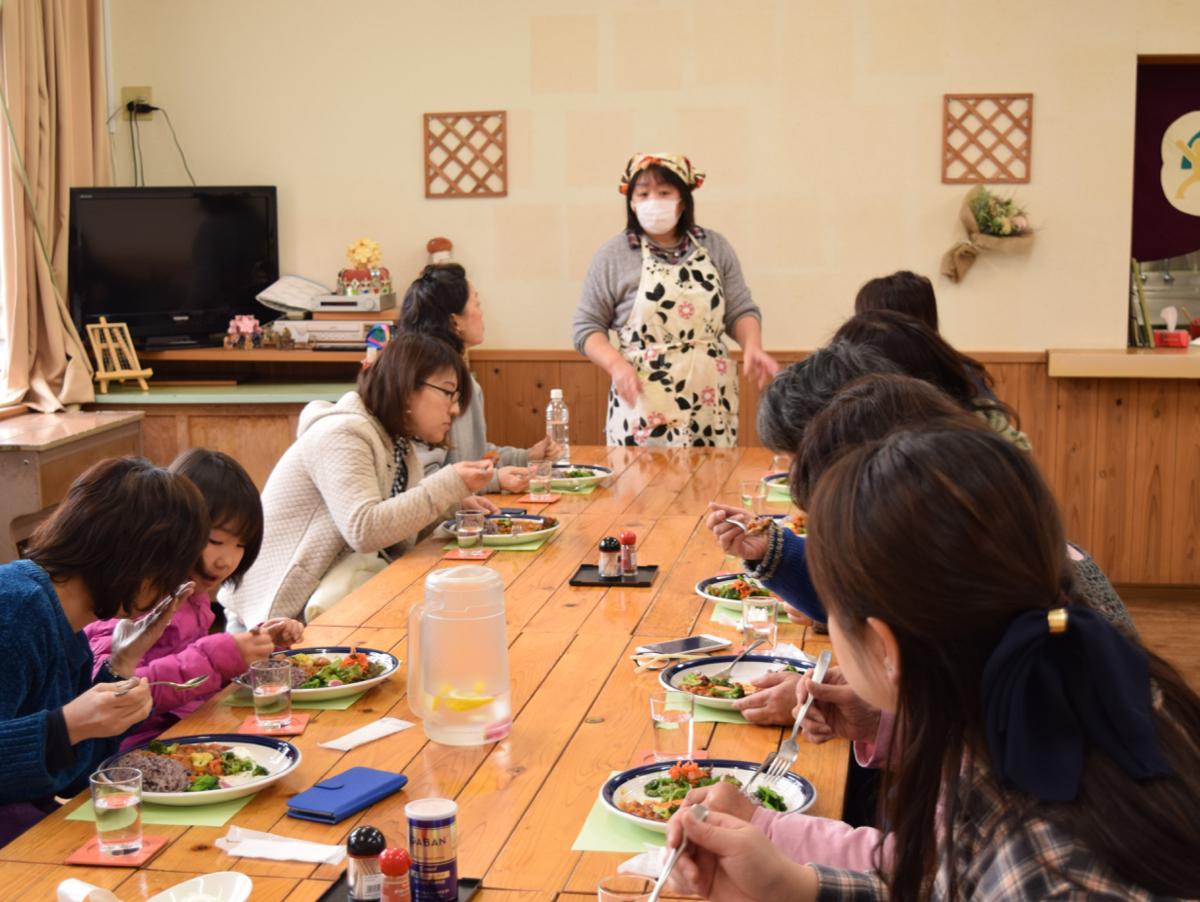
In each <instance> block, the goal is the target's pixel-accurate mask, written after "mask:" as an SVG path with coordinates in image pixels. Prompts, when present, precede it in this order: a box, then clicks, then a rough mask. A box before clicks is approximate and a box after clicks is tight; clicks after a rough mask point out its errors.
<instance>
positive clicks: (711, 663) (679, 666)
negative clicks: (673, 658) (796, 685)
mask: <svg viewBox="0 0 1200 902" xmlns="http://www.w3.org/2000/svg"><path fill="white" fill-rule="evenodd" d="M736 657H737V655H714V656H712V657H711V658H703V659H700V660H697V661H680V662H678V663H676V664H672V665H671V666H670V667H668V668H667V669H666V670H664V671H662V673H660V674H659V675H658V681H659V682H660V683H661V684H662V687H663V688H664V689H679V690H681V691H684V692H686V691H688V690H687V687H686V686H684V685H682V683H683V678H684V677H686V676H687V675H688V674H690V673H702V674H709V673H716V672H717V671H718V670H720V669H721V668H722V667H724V666H725V665H727V664H728V663H729V662H730V661H732V660H733V659H734V658H736ZM812 666H813V665H812V662H811V661H800V660H797V659H795V658H777V657H775V656H774V655H746V657H744V658H742V660H740V661H738V662H737V663H736V664H734V665H733V670H732V671H731V672H730V674H729V679H731V680H733V681H734V682H735V683H750V682H752V681H753V680H757V679H758V678H759V677H760V676H762V675H764V674H767V673H770V672H771V671H774V670H786V669H787V668H788V667H794V668H796V669H797V670H800V671H804V670H809V669H810V668H811V667H812ZM733 702H734V700H733V699H731V698H711V697H709V696H707V695H697V696H696V704H697V705H707V706H708V707H710V708H724V709H726V710H731V709H732V708H733Z"/></svg>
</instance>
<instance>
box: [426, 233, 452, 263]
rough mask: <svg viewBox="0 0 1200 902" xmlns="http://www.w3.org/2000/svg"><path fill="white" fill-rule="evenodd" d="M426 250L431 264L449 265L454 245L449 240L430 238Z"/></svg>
mask: <svg viewBox="0 0 1200 902" xmlns="http://www.w3.org/2000/svg"><path fill="white" fill-rule="evenodd" d="M425 250H427V251H428V252H429V262H430V263H435V264H436V263H449V262H450V260H451V259H452V258H451V256H450V252H451V251H452V250H454V244H453V242H451V241H450V239H449V238H441V237H438V238H430V239H429V241H427V242H426V244H425Z"/></svg>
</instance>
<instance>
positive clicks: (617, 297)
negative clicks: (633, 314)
mask: <svg viewBox="0 0 1200 902" xmlns="http://www.w3.org/2000/svg"><path fill="white" fill-rule="evenodd" d="M691 240H693V241H696V242H697V243H698V244H700V246H701V247H703V248H704V249H705V250H707V251H708V253H709V255H710V256H711V257H712V260H713V263H714V264H715V265H716V267H717V271H718V272H720V274H721V286H722V291H723V292H724V294H725V331H726V332H728V333H729V334H730V335H732V334H733V324H734V323H736V322H737V321H738V320H739V319H741V318H742V317H743V316H753V317H755V318H756V319H759V320H761V319H762V313H761V312H760V311H759V309H758V305H757V304H755V303H754V299H753V298H752V297H750V289H749V288H748V287H747V286H746V280H745V279H744V278H743V277H742V267H741V264H739V263H738V258H737V254H735V253H734V252H733V247H732V245H730V243H729V242H728V241H726V240H725V238H724V237H722V236H721V235H720V234H719V233H717V232H714V231H712V229H705V230H704V236H703V237H702V238H699V239H696V238H693V239H691ZM641 278H642V251H641V248H631V247H630V246H629V241H628V239H627V238H626V237H625V233H624V232H622V233H621V234H619V235H617V236H616V237H614V238H612V239H610V240H608V241H606V242H605V243H604V244H603V245H601V247H600V250H598V251H597V252H596V256H594V257H593V258H592V262H591V265H590V266H588V271H587V275H586V276H584V279H583V293H582V295H581V296H580V298H579V306H578V307H576V308H575V317H574V319H573V320H572V321H571V340H572V342H574V344H575V350H577V351H579V352H580V353H581V354H582V353H583V343H584V341H586V340H587V337H588V336H589V335H591V334H592V333H593V332H604V333H607V332H608V330H609V329H615V330H618V331H619V330H620V329H621V327H622V326H624V325H625V323H626V322H628V321H629V313H630V311H632V310H633V301H634V298H635V297H636V296H637V288H638V283H639V282H640V281H641Z"/></svg>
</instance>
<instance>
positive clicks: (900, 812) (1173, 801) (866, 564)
mask: <svg viewBox="0 0 1200 902" xmlns="http://www.w3.org/2000/svg"><path fill="white" fill-rule="evenodd" d="M881 486H883V487H886V490H885V491H881V490H880V487H881ZM809 518H810V520H809V522H810V523H811V524H812V526H813V531H812V538H811V540H810V542H811V546H812V547H811V551H810V555H811V564H812V569H813V578H814V580H815V582H816V585H817V587H818V589H819V591H820V592H821V595H822V597H823V598H825V599H826V601H827V603H828V606H829V612H830V636H831V639H832V641H833V646H834V651H835V653H836V654H837V657H838V660H839V661H840V662H841V667H842V672H843V674H844V676H845V679H846V681H847V684H848V686H849V687H850V689H851V690H853V692H854V693H855V695H856V696H857V697H858V698H860V699H861V700H862V701H863V702H866V703H867V704H869V705H871V706H873V707H875V708H878V709H882V710H884V711H887V712H892V713H893V715H894V717H895V723H896V729H895V730H894V731H893V733H892V736H893V739H892V740H891V741H890V746H891V748H890V754H888V756H887V757H888V769H887V770H886V771H885V772H884V786H883V791H882V792H881V793H880V800H881V816H882V820H883V822H885V823H888V824H889V825H890V828H891V831H890V834H889V839H890V842H889V847H888V848H887V849H884V848H883V847H882V846H880V847H877V849H876V851H875V854H874V856H873V857H874V860H873V862H872V864H871V865H869V866H864V865H863V864H862V863H859V864H857V865H856V864H850V863H843V864H835V865H832V866H831V865H829V864H826V863H816V864H802V863H801V862H800V861H798V860H796V859H795V858H793V857H789V856H788V855H787V854H785V851H784V850H785V849H790V850H791V851H792V853H793V855H794V854H796V852H797V851H799V850H797V849H796V848H795V847H793V846H791V845H790V843H789V835H790V834H791V833H792V831H793V830H800V831H803V829H804V826H803V825H804V820H805V817H806V816H805V815H780V816H777V817H771V816H770V815H769V814H768V815H767V816H766V817H765V818H762V819H760V818H759V816H758V815H755V822H754V823H750V822H747V821H746V820H744V819H742V818H739V817H737V816H735V815H730V814H728V813H725V812H720V811H717V812H712V813H710V814H709V816H708V818H707V819H706V820H704V821H701V820H700V819H698V818H696V817H694V816H692V814H691V810H692V805H691V802H694V799H691V798H690V799H689V804H687V805H685V807H683V808H681V810H680V812H679V813H678V814H677V815H676V816H675V818H674V819H673V821H672V822H671V824H670V825H669V827H668V831H669V832H668V845H678V844H679V843H680V841H681V839H682V837H683V836H685V835H686V837H687V839H688V840H689V845H688V849H687V850H686V851H685V852H684V854H683V856H682V857H681V858H680V860H679V862H678V864H677V866H676V868H675V875H676V888H677V889H679V890H681V891H683V892H687V893H695V894H697V895H701V896H703V897H705V898H708V899H714V900H722V899H739V900H744V899H777V898H779V897H780V893H781V890H783V891H784V892H786V894H787V895H788V897H789V898H796V899H815V898H818V897H820V898H846V899H849V898H854V899H885V898H889V899H930V900H946V899H960V898H970V899H978V900H983V902H1000V900H1007V899H1029V898H1037V899H1046V898H1085V897H1086V898H1092V897H1095V898H1116V899H1137V900H1147V902H1148V900H1150V899H1152V898H1163V897H1169V898H1176V897H1186V898H1190V897H1195V896H1196V895H1197V894H1200V751H1198V750H1200V697H1198V696H1197V695H1196V693H1195V692H1194V691H1193V690H1192V689H1190V688H1189V687H1188V686H1187V684H1186V683H1185V682H1184V681H1183V679H1182V678H1181V677H1180V676H1179V674H1178V673H1177V672H1176V671H1175V670H1174V669H1173V668H1172V667H1171V666H1170V665H1169V664H1167V663H1166V662H1165V661H1163V660H1162V659H1160V658H1158V657H1157V656H1155V655H1153V654H1151V653H1149V652H1148V651H1146V650H1145V649H1144V648H1142V647H1141V646H1140V645H1139V644H1138V642H1137V640H1136V638H1134V637H1131V636H1129V635H1127V634H1125V633H1123V632H1121V631H1120V630H1118V629H1117V628H1116V627H1115V626H1113V625H1112V624H1111V623H1109V622H1108V621H1107V620H1105V619H1104V618H1103V617H1101V616H1099V615H1098V614H1096V613H1095V612H1094V611H1092V610H1090V609H1089V608H1087V607H1086V606H1085V605H1083V604H1080V603H1079V602H1080V599H1079V597H1078V595H1077V593H1076V590H1075V588H1074V581H1073V578H1072V573H1071V565H1070V562H1069V561H1068V559H1067V556H1066V555H1065V554H1064V553H1063V548H1064V539H1063V533H1062V526H1061V522H1060V520H1059V515H1058V511H1057V508H1056V506H1055V503H1054V499H1053V496H1052V495H1051V493H1050V490H1049V489H1048V488H1047V486H1046V485H1045V483H1044V482H1043V480H1042V478H1041V476H1040V474H1039V473H1038V470H1037V467H1036V465H1035V464H1034V463H1033V461H1032V460H1031V459H1030V457H1029V455H1027V454H1025V453H1023V452H1021V451H1018V450H1017V449H1016V448H1015V447H1013V445H1012V444H1011V443H1009V442H1006V441H1004V440H1003V439H1001V438H999V437H998V436H996V435H994V434H992V433H990V432H986V431H983V430H978V429H964V428H960V427H958V426H950V427H948V426H946V425H945V424H941V423H939V424H935V425H931V426H930V428H928V429H923V430H918V431H901V432H896V433H892V434H891V435H890V436H888V437H887V438H886V439H884V440H882V441H880V442H875V443H872V444H869V445H865V446H861V447H859V448H856V449H855V450H853V451H850V452H849V453H847V454H845V455H844V456H842V457H841V458H840V459H838V460H837V461H836V462H835V463H834V464H833V465H832V466H831V467H830V468H829V469H828V470H826V471H825V473H824V474H823V475H822V476H821V478H820V479H819V481H818V483H817V487H816V491H815V493H814V494H813V497H812V499H811V502H810V506H809ZM698 797H699V796H698ZM768 834H770V838H768ZM801 854H802V856H803V860H804V861H812V860H813V859H812V857H811V856H810V855H809V853H808V852H807V851H806V850H805V851H802V852H801ZM784 888H786V889H784Z"/></svg>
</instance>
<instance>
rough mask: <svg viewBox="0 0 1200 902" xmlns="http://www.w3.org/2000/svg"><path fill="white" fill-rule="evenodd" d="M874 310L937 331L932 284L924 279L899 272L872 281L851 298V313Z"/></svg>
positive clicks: (923, 277)
mask: <svg viewBox="0 0 1200 902" xmlns="http://www.w3.org/2000/svg"><path fill="white" fill-rule="evenodd" d="M875 310H894V311H895V312H897V313H903V314H905V315H906V316H911V317H912V318H913V319H915V320H918V321H920V322H922V323H924V324H925V325H927V326H928V327H929V328H930V329H932V330H933V331H934V332H937V331H938V311H937V297H936V295H934V293H933V283H932V282H930V281H929V279H927V278H926V277H925V276H919V275H917V274H916V273H915V272H909V271H908V270H907V269H902V270H900V271H899V272H894V273H892V274H891V275H890V276H880V277H879V278H877V279H871V281H869V282H867V283H866V284H865V285H863V287H862V288H860V289H858V294H857V295H856V296H855V298H854V312H855V313H856V314H858V313H871V312H872V311H875Z"/></svg>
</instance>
